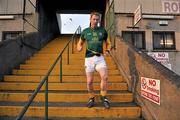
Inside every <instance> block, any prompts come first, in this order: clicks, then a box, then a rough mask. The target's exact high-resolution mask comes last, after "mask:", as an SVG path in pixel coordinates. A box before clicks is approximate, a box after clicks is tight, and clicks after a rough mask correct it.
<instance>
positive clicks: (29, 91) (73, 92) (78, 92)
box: [0, 90, 131, 94]
mask: <svg viewBox="0 0 180 120" xmlns="http://www.w3.org/2000/svg"><path fill="white" fill-rule="evenodd" d="M2 93H33V90H0V94H2ZM39 93H44V90H40V92H39ZM48 93H57V94H63V93H64V94H66V93H67V94H87V90H68V91H67V90H49V91H48ZM94 93H95V94H98V93H99V90H95V91H94ZM124 93H131V92H129V91H127V90H108V94H124Z"/></svg>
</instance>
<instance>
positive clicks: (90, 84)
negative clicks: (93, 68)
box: [86, 72, 94, 98]
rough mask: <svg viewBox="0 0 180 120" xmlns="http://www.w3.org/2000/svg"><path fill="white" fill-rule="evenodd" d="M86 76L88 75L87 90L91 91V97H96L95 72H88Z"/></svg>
mask: <svg viewBox="0 0 180 120" xmlns="http://www.w3.org/2000/svg"><path fill="white" fill-rule="evenodd" d="M86 77H87V90H88V93H89V98H93V97H94V88H93V80H94V76H93V72H88V73H86Z"/></svg>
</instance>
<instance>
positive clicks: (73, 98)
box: [0, 37, 141, 120]
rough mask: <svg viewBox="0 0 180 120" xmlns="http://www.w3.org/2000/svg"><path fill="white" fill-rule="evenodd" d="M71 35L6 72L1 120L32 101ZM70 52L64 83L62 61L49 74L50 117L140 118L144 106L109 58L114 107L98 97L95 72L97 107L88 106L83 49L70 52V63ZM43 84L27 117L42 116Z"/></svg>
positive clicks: (0, 95)
mask: <svg viewBox="0 0 180 120" xmlns="http://www.w3.org/2000/svg"><path fill="white" fill-rule="evenodd" d="M67 40H69V39H68V37H59V38H57V39H55V40H53V41H52V42H50V43H49V44H48V45H47V46H45V47H44V48H43V49H42V50H40V51H39V52H38V53H36V54H35V55H34V56H32V57H31V58H30V59H29V60H27V61H26V62H25V64H21V65H20V68H19V69H14V70H13V74H12V75H5V76H4V82H1V83H0V119H15V116H17V115H18V114H19V113H20V111H21V110H22V107H23V105H24V104H25V102H27V101H28V100H29V97H30V96H31V94H32V92H33V90H34V89H36V87H37V86H38V84H39V82H40V80H42V78H43V76H44V75H45V74H46V73H47V71H48V68H50V66H51V65H52V63H53V61H54V60H55V58H56V57H57V56H58V53H60V51H61V50H62V48H63V47H64V46H65V44H66V43H67ZM66 53H67V51H66V52H65V54H64V55H63V83H60V77H59V71H60V70H59V68H60V65H59V63H58V64H57V65H56V66H55V69H54V70H53V71H52V73H51V75H50V76H49V78H48V80H49V118H51V119H58V120H70V119H73V120H76V119H77V120H80V119H84V120H90V119H92V120H95V119H97V120H101V119H103V120H104V119H107V120H110V119H112V118H113V119H119V118H121V119H122V120H124V119H125V118H126V119H133V120H134V119H140V117H141V108H140V107H139V106H137V105H136V104H135V103H134V102H133V94H132V93H131V92H128V90H127V88H128V86H127V83H126V82H125V80H124V79H123V77H122V76H121V75H120V73H119V71H118V69H117V67H116V65H115V64H114V63H113V60H112V59H111V58H110V57H108V58H106V61H107V64H108V69H109V86H108V89H109V91H108V98H109V100H110V101H111V108H110V109H105V108H104V107H103V106H102V104H101V102H100V96H99V86H100V85H99V83H100V78H99V76H98V74H97V73H95V80H94V88H95V90H96V98H95V100H96V106H95V107H93V108H87V107H86V103H87V100H88V94H87V90H86V76H85V71H84V52H82V53H77V52H75V53H74V54H70V63H69V65H68V64H67V54H66ZM44 101H45V99H44V86H43V87H42V89H41V91H40V93H38V95H37V96H36V98H35V99H34V101H33V103H32V105H31V106H30V108H29V109H28V111H27V112H26V114H25V116H26V117H25V118H27V119H28V118H29V119H32V118H33V119H35V118H37V120H39V119H43V117H44Z"/></svg>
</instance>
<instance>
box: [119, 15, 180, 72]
mask: <svg viewBox="0 0 180 120" xmlns="http://www.w3.org/2000/svg"><path fill="white" fill-rule="evenodd" d="M128 15H129V14H115V31H116V34H117V35H119V36H122V31H144V32H145V43H146V49H145V51H146V52H167V53H168V54H169V59H170V64H171V65H172V70H173V71H174V72H176V73H177V74H179V75H180V62H178V61H180V40H179V39H180V27H179V26H180V16H175V18H174V19H173V20H167V21H168V25H167V26H160V25H159V21H160V20H158V19H142V20H141V21H140V22H139V23H138V24H137V27H139V29H134V30H133V29H132V28H131V29H130V28H128V26H132V22H133V17H132V16H128ZM153 31H174V32H175V44H176V49H175V50H153V36H152V35H153V34H152V32H153Z"/></svg>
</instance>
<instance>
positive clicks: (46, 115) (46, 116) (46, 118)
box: [45, 77, 48, 120]
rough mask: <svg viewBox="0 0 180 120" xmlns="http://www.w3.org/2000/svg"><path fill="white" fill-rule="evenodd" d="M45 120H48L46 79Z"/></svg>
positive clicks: (46, 87) (46, 86) (46, 84)
mask: <svg viewBox="0 0 180 120" xmlns="http://www.w3.org/2000/svg"><path fill="white" fill-rule="evenodd" d="M45 120H48V77H47V78H46V83H45Z"/></svg>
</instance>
